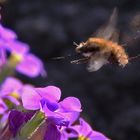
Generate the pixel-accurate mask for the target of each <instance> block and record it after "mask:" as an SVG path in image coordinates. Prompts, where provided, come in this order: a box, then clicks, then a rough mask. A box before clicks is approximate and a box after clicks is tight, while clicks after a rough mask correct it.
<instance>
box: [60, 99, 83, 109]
mask: <svg viewBox="0 0 140 140" xmlns="http://www.w3.org/2000/svg"><path fill="white" fill-rule="evenodd" d="M60 106H61V108H62V109H63V110H64V111H66V112H67V111H77V112H81V111H82V110H81V103H80V101H79V99H78V98H75V97H67V98H65V99H64V100H63V101H61V102H60Z"/></svg>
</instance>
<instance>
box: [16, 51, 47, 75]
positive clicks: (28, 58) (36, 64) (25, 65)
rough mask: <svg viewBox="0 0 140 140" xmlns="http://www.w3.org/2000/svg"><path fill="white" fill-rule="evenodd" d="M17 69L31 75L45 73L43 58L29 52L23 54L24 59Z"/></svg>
mask: <svg viewBox="0 0 140 140" xmlns="http://www.w3.org/2000/svg"><path fill="white" fill-rule="evenodd" d="M16 70H17V71H19V72H20V73H22V74H24V75H27V76H29V77H36V76H38V75H39V74H42V75H43V74H44V73H45V70H44V68H43V63H42V62H41V60H40V59H39V58H37V57H36V56H35V55H33V54H29V53H28V54H25V55H23V58H22V61H20V62H19V63H18V64H17V66H16Z"/></svg>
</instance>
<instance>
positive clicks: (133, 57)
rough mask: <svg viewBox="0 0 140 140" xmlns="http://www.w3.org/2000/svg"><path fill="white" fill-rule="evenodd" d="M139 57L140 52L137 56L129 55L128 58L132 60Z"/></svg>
mask: <svg viewBox="0 0 140 140" xmlns="http://www.w3.org/2000/svg"><path fill="white" fill-rule="evenodd" d="M139 57H140V54H138V55H136V56H132V57H129V58H128V59H129V60H130V61H131V60H134V59H136V58H139Z"/></svg>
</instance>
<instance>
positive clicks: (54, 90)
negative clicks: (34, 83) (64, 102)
mask: <svg viewBox="0 0 140 140" xmlns="http://www.w3.org/2000/svg"><path fill="white" fill-rule="evenodd" d="M36 91H37V92H38V93H39V94H40V95H41V96H42V97H43V98H46V99H48V100H50V101H56V102H57V101H59V100H60V97H61V90H60V89H59V88H58V87H56V86H47V87H44V88H36Z"/></svg>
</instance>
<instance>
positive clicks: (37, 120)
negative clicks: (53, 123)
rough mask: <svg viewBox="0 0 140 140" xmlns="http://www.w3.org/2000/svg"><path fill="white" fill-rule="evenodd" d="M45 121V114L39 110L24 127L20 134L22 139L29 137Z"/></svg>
mask: <svg viewBox="0 0 140 140" xmlns="http://www.w3.org/2000/svg"><path fill="white" fill-rule="evenodd" d="M44 122H45V115H44V113H42V112H37V113H36V114H35V115H34V116H33V117H32V119H31V120H30V121H28V122H27V123H26V124H25V125H24V126H23V127H22V128H21V131H20V134H19V137H20V140H27V139H29V138H30V137H31V136H32V135H33V134H34V133H35V131H36V130H37V129H38V128H39V127H40V126H41V125H42V123H44Z"/></svg>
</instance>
